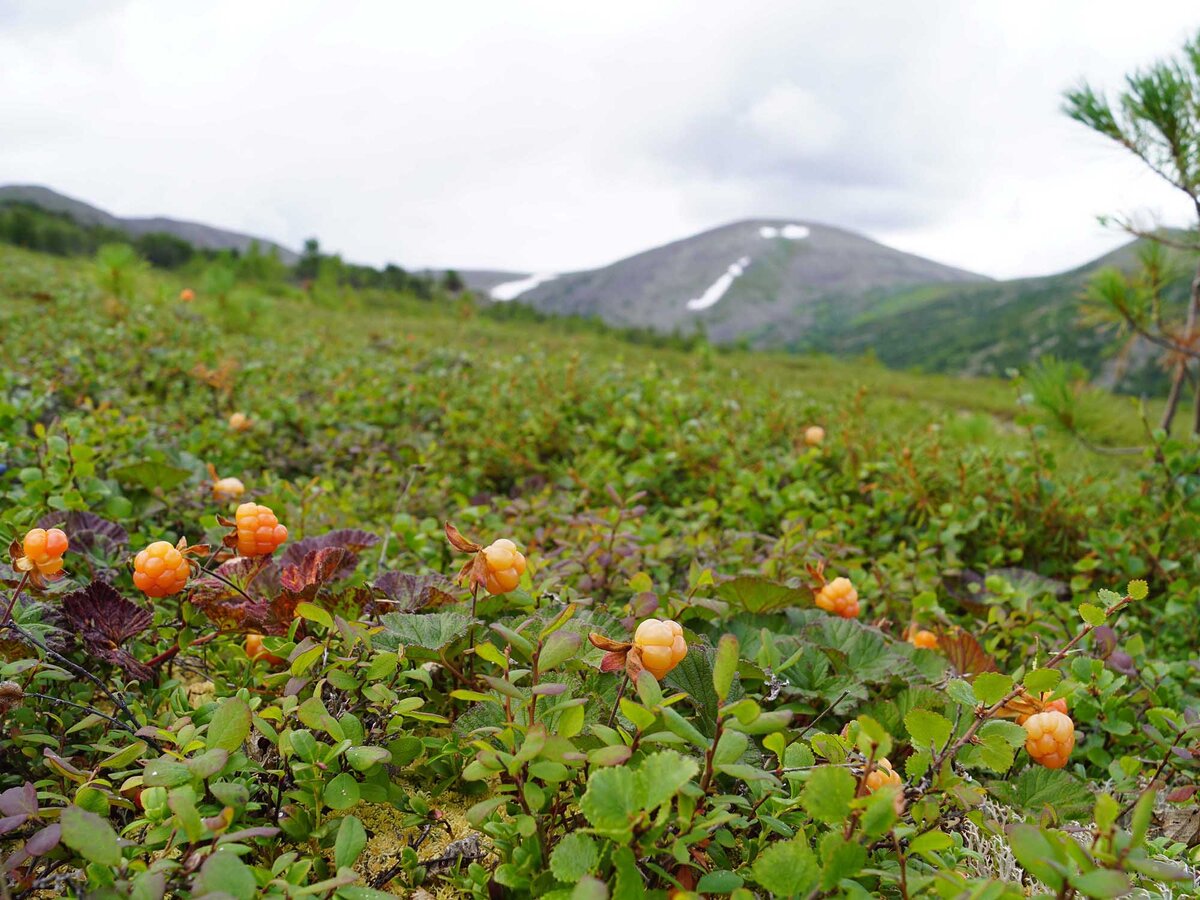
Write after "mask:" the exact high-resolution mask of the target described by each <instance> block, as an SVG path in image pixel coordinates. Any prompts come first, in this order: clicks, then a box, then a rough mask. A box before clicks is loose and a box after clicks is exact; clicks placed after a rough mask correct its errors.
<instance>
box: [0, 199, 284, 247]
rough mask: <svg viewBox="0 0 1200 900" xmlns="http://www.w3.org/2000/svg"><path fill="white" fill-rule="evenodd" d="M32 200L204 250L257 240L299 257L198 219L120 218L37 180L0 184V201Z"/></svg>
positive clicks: (84, 220)
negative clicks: (172, 238) (173, 239)
mask: <svg viewBox="0 0 1200 900" xmlns="http://www.w3.org/2000/svg"><path fill="white" fill-rule="evenodd" d="M6 201H8V202H14V201H15V202H21V203H31V204H33V205H35V206H40V207H41V208H42V209H45V210H48V211H50V212H57V213H63V214H65V215H68V216H70V217H71V218H72V219H74V220H75V221H76V222H78V223H79V224H81V225H103V226H105V227H107V228H116V229H119V230H121V231H125V232H127V233H128V234H130V235H132V236H134V237H138V236H140V235H143V234H147V233H149V232H152V231H154V232H157V231H161V232H166V233H167V234H173V235H175V236H176V237H178V238H182V239H183V240H185V241H187V242H188V243H190V244H192V245H193V246H194V247H199V248H201V249H203V250H237V251H239V252H241V253H245V252H246V251H247V250H249V249H250V245H251V244H253V243H255V242H257V243H258V245H259V247H260V248H261V249H262V250H263V251H264V252H266V251H268V250H270V249H271V248H272V247H273V248H275V250H276V252H277V253H278V254H279V258H280V259H281V260H283V262H285V263H287V264H288V265H291V264H292V263H294V262H296V260H298V259H299V258H300V257H299V255H298V254H297V253H296V252H295V251H293V250H289V249H288V248H287V247H284V246H282V245H281V244H277V243H275V242H274V241H270V240H267V239H266V238H260V237H254V236H253V235H249V234H243V233H241V232H239V231H228V230H226V229H223V228H214V227H213V226H211V225H204V224H202V223H200V222H188V221H184V220H180V219H169V218H165V217H161V216H153V217H149V218H122V217H120V216H114V215H113V214H112V213H110V212H106V211H104V210H102V209H100V208H98V207H95V206H92V205H91V204H89V203H85V202H84V201H82V200H76V199H75V198H74V197H68V196H67V195H66V194H60V193H59V192H58V191H55V190H52V189H50V188H48V187H43V186H42V185H37V184H11V185H2V186H0V203H4V202H6Z"/></svg>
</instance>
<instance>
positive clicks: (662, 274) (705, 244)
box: [492, 219, 986, 346]
mask: <svg viewBox="0 0 1200 900" xmlns="http://www.w3.org/2000/svg"><path fill="white" fill-rule="evenodd" d="M537 278H538V280H536V281H530V283H528V284H527V285H525V286H524V287H525V289H524V290H518V288H519V287H520V285H512V284H507V285H505V284H502V285H500V286H498V287H493V288H492V296H493V297H495V298H497V299H513V297H514V296H515V297H519V299H520V300H521V302H522V303H527V304H529V305H531V306H533V307H535V308H537V309H540V310H542V311H545V312H554V313H568V314H578V315H594V316H599V317H600V318H601V319H604V320H605V321H607V322H609V323H611V324H614V325H622V326H639V327H649V328H655V329H659V330H663V331H692V330H694V329H695V328H696V327H697V326H699V327H701V328H703V329H704V331H705V332H706V333H707V334H708V336H709V337H710V338H711V339H713V340H714V341H718V342H727V341H732V340H738V339H746V340H749V341H750V342H751V343H753V344H761V345H774V346H778V345H783V344H789V343H792V342H794V341H797V340H800V339H802V338H803V336H804V335H805V334H806V333H808V332H809V331H810V330H811V329H812V327H813V325H814V324H815V322H816V319H817V317H818V315H819V313H820V310H821V308H822V307H823V306H827V305H829V304H834V305H837V306H839V307H842V308H844V309H845V310H846V311H858V310H861V309H865V308H866V305H867V304H868V300H869V298H870V297H871V296H872V295H873V294H874V293H876V292H878V291H896V290H900V289H904V288H910V287H913V286H916V285H926V284H945V283H950V284H971V283H978V282H983V281H986V279H985V278H984V277H983V276H982V275H976V274H974V273H972V272H965V271H963V270H961V269H955V268H952V267H950V266H945V265H942V264H940V263H936V262H932V261H930V260H927V259H923V258H921V257H919V256H913V255H911V254H908V253H902V252H901V251H899V250H894V249H892V248H891V247H886V246H884V245H883V244H880V243H877V242H876V241H872V240H870V239H869V238H866V237H863V236H862V235H859V234H855V233H853V232H850V231H845V230H843V229H840V228H833V227H830V226H828V225H821V224H817V223H814V222H802V221H792V220H777V219H751V220H747V221H742V222H734V223H732V224H729V225H724V226H721V227H719V228H714V229H712V230H711V231H705V232H703V233H701V234H697V235H694V236H692V237H689V238H685V239H683V240H680V241H675V242H673V243H670V244H667V245H665V246H662V247H657V248H655V249H653V250H647V251H645V252H644V253H639V254H637V255H636V256H631V257H628V258H627V259H622V260H620V261H618V262H615V263H613V264H612V265H609V266H604V267H603V268H599V269H593V270H591V271H586V272H572V273H568V274H565V275H558V276H538V277H537Z"/></svg>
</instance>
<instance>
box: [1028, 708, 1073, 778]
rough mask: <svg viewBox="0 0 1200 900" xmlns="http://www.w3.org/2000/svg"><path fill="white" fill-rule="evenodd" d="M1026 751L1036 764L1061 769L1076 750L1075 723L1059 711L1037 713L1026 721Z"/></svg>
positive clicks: (1051, 710)
mask: <svg viewBox="0 0 1200 900" xmlns="http://www.w3.org/2000/svg"><path fill="white" fill-rule="evenodd" d="M1025 749H1026V750H1027V751H1028V752H1029V756H1030V757H1031V758H1032V759H1033V761H1034V762H1038V763H1041V764H1042V765H1043V766H1045V767H1046V768H1047V769H1061V768H1062V767H1063V766H1065V765H1066V764H1067V760H1068V759H1070V757H1071V751H1072V750H1074V749H1075V723H1074V722H1072V721H1071V717H1070V716H1068V715H1067V714H1066V713H1065V712H1060V711H1059V710H1057V709H1050V710H1047V711H1046V712H1040V713H1035V714H1034V715H1032V716H1030V717H1029V718H1028V719H1026V720H1025Z"/></svg>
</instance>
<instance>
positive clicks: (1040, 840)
mask: <svg viewBox="0 0 1200 900" xmlns="http://www.w3.org/2000/svg"><path fill="white" fill-rule="evenodd" d="M1008 844H1009V846H1010V847H1011V848H1012V851H1013V855H1014V856H1015V857H1016V858H1017V862H1019V863H1020V864H1021V866H1022V867H1023V868H1024V869H1025V871H1026V872H1028V873H1029V874H1030V875H1032V876H1033V877H1034V878H1037V879H1038V880H1039V881H1042V882H1044V883H1045V884H1046V885H1047V886H1048V887H1050V888H1051V889H1052V890H1055V891H1057V890H1059V889H1060V888H1061V887H1062V886H1063V878H1062V875H1061V874H1060V872H1059V870H1058V869H1057V868H1056V867H1055V866H1054V865H1052V864H1051V863H1052V862H1058V863H1060V864H1061V863H1063V862H1065V860H1063V858H1062V854H1061V853H1059V852H1058V849H1057V848H1056V847H1055V846H1054V844H1052V843H1051V842H1050V839H1049V838H1048V837H1047V836H1046V835H1045V834H1043V833H1042V830H1041V829H1040V828H1038V827H1037V826H1036V825H1012V826H1010V827H1009V829H1008Z"/></svg>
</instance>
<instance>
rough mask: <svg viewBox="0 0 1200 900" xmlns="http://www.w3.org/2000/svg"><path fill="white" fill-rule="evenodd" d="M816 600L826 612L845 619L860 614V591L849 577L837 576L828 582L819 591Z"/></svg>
mask: <svg viewBox="0 0 1200 900" xmlns="http://www.w3.org/2000/svg"><path fill="white" fill-rule="evenodd" d="M816 602H817V606H818V607H820V608H821V609H823V610H825V612H828V613H833V614H834V615H838V616H841V617H842V618H843V619H853V618H854V617H855V616H857V615H858V591H856V590H855V589H854V585H853V584H851V582H850V579H849V578H835V579H833V581H831V582H829V583H828V584H826V585H825V586H824V587H822V588H821V589H820V590H819V591H817V595H816Z"/></svg>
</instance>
